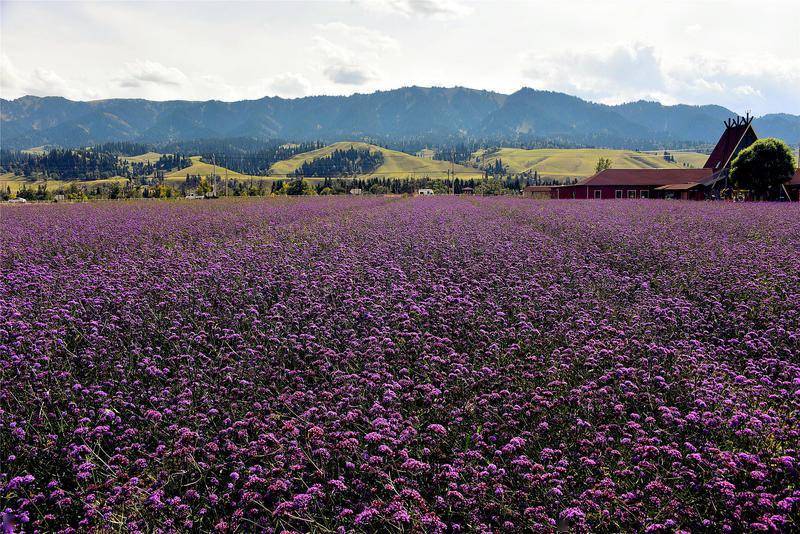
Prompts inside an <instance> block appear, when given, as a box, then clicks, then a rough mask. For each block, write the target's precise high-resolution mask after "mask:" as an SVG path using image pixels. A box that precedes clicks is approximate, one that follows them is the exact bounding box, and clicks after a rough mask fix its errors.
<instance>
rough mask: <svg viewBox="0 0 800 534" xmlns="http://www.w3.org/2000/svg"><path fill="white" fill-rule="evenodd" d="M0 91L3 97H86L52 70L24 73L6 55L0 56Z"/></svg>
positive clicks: (41, 69)
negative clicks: (20, 95)
mask: <svg viewBox="0 0 800 534" xmlns="http://www.w3.org/2000/svg"><path fill="white" fill-rule="evenodd" d="M0 91H2V94H3V95H6V94H9V93H10V94H28V95H34V96H71V97H73V98H75V97H85V96H87V93H86V92H80V91H76V90H75V87H74V86H73V85H72V84H70V83H69V82H68V81H67V80H65V79H64V78H62V77H61V76H59V74H58V73H56V72H54V71H52V70H49V69H45V68H41V67H36V68H34V69H33V70H32V71H29V72H24V71H22V70H20V69H18V68H17V67H16V66H15V65H14V63H13V62H12V61H11V59H10V58H9V57H8V56H7V55H6V54H2V55H0Z"/></svg>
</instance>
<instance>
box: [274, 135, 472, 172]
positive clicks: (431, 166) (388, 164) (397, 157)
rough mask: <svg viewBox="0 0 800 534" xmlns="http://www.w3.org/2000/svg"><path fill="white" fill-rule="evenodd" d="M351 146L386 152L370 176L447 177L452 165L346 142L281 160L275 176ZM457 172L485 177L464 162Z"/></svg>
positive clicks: (277, 165)
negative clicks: (381, 162)
mask: <svg viewBox="0 0 800 534" xmlns="http://www.w3.org/2000/svg"><path fill="white" fill-rule="evenodd" d="M351 146H352V147H354V148H359V149H365V148H369V149H370V150H377V151H380V152H381V153H382V154H383V159H384V162H383V165H381V166H380V167H378V168H377V169H376V170H375V172H373V173H372V174H370V176H386V177H387V178H406V177H409V176H413V177H415V178H422V177H425V176H428V177H430V178H446V177H447V171H448V169H450V164H449V163H447V162H446V161H437V160H430V159H422V158H418V157H416V156H412V155H410V154H406V153H404V152H398V151H396V150H389V149H386V148H381V147H379V146H375V145H370V144H367V143H360V142H349V141H342V142H339V143H334V144H332V145H329V146H326V147H323V148H320V149H317V150H312V151H311V152H304V153H302V154H297V155H295V156H293V157H291V158H289V159H287V160H284V161H279V162H278V163H275V164H274V165H273V166H272V167H271V168H270V174H271V175H273V176H275V175H287V174H291V173H293V172H294V171H296V170H297V169H298V168H299V167H300V165H302V164H303V163H304V162H306V161H313V160H315V159H317V158H321V157H325V156H327V155H329V154H331V153H332V152H333V151H334V150H337V149H338V150H346V149H348V148H350V147H351ZM455 172H456V176H458V177H459V178H479V177H481V176H483V174H482V173H481V172H480V171H478V170H476V169H472V168H469V167H465V166H463V165H455Z"/></svg>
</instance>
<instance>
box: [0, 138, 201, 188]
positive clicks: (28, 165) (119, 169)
mask: <svg viewBox="0 0 800 534" xmlns="http://www.w3.org/2000/svg"><path fill="white" fill-rule="evenodd" d="M117 145H124V146H125V148H126V149H127V151H133V150H134V148H132V147H135V149H136V150H139V149H142V148H146V145H135V144H133V145H132V147H131V146H128V145H127V144H125V143H107V144H106V145H101V146H100V147H93V148H86V149H63V148H54V149H52V150H49V151H47V152H44V153H41V154H40V153H30V152H21V151H16V150H2V151H0V172H3V173H9V172H10V173H13V174H15V175H17V176H25V177H28V178H39V179H44V180H63V181H87V180H99V179H103V178H110V177H112V176H122V177H125V178H137V177H146V176H152V175H154V174H155V171H156V170H162V171H170V170H174V169H183V168H185V167H188V166H189V165H191V164H192V162H191V160H190V159H189V158H188V157H186V156H184V155H182V154H165V155H163V156H161V158H160V159H159V160H158V161H156V162H155V163H150V162H128V161H126V160H124V159H122V158H121V157H120V156H119V155H118V154H117V153H116V152H114V151H119V150H120V147H119V146H117ZM111 150H114V151H111Z"/></svg>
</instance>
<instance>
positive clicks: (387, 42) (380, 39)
mask: <svg viewBox="0 0 800 534" xmlns="http://www.w3.org/2000/svg"><path fill="white" fill-rule="evenodd" d="M314 27H315V28H316V29H317V30H319V31H320V32H322V33H326V34H328V35H331V34H332V35H334V36H335V37H336V39H339V40H342V41H344V42H347V43H348V44H350V45H351V46H355V47H360V48H364V49H368V50H369V51H372V52H387V51H389V52H395V51H398V50H399V49H400V43H398V42H397V40H396V39H394V38H393V37H390V36H388V35H386V34H384V33H381V32H379V31H377V30H371V29H369V28H364V27H363V26H352V25H350V24H345V23H344V22H329V23H327V24H316V25H315V26H314Z"/></svg>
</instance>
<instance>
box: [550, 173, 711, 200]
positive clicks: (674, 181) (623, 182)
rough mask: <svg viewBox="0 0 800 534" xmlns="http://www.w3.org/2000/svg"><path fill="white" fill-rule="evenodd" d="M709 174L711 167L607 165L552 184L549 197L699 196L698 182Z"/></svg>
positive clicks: (709, 175)
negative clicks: (564, 182) (573, 181)
mask: <svg viewBox="0 0 800 534" xmlns="http://www.w3.org/2000/svg"><path fill="white" fill-rule="evenodd" d="M712 176H713V173H712V172H711V170H710V169H606V170H604V171H600V172H599V173H597V174H595V175H594V176H590V177H589V178H586V179H584V180H582V181H580V182H578V183H577V184H573V185H562V186H555V187H553V188H552V191H553V193H552V195H553V196H552V198H561V199H564V198H576V199H598V200H599V199H611V198H665V197H669V198H686V199H687V200H688V199H692V200H702V199H703V198H705V196H704V192H703V191H702V189H701V188H702V185H701V183H702V182H706V181H709V180H710V179H712ZM665 187H670V188H671V189H664V188H665ZM690 193H691V196H690ZM676 195H677V196H676ZM684 195H685V196H684Z"/></svg>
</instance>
